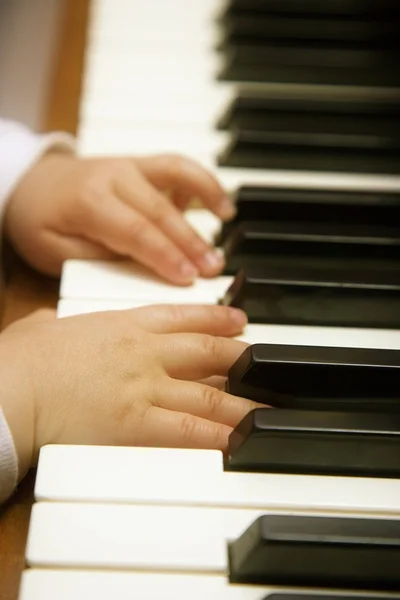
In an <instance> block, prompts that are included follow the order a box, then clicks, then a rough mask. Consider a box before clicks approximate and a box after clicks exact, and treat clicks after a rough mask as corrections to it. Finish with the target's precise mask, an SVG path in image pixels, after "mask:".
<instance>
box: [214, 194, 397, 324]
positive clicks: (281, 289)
mask: <svg viewBox="0 0 400 600" xmlns="http://www.w3.org/2000/svg"><path fill="white" fill-rule="evenodd" d="M235 203H236V206H237V215H236V217H235V219H234V220H233V221H231V222H230V223H227V224H225V225H224V227H223V228H222V230H221V232H220V234H219V235H218V237H217V239H216V240H215V242H216V244H218V245H219V246H221V247H223V248H224V251H225V255H226V268H225V271H224V273H225V274H226V275H236V277H235V280H234V282H233V284H232V285H231V287H230V289H229V290H228V291H227V293H226V294H225V296H224V297H223V298H221V299H220V303H221V304H226V305H232V306H236V307H240V308H242V309H243V310H245V312H246V313H247V315H248V318H249V321H250V322H252V323H270V324H285V325H322V326H342V327H346V326H349V327H379V328H395V329H398V328H400V194H389V193H386V194H373V193H354V192H338V191H337V192H335V191H329V192H324V191H320V190H318V191H316V190H299V189H271V188H246V187H244V188H241V189H239V190H238V197H237V198H236V199H235Z"/></svg>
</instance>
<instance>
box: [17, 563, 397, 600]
mask: <svg viewBox="0 0 400 600" xmlns="http://www.w3.org/2000/svg"><path fill="white" fill-rule="evenodd" d="M274 591H277V590H274V589H271V588H268V587H266V586H256V585H230V584H229V582H228V580H227V578H226V577H224V576H221V575H195V574H182V573H179V574H176V573H145V572H118V571H117V572H115V571H112V570H109V571H102V572H101V571H85V570H83V569H80V570H66V569H61V570H57V569H49V570H46V569H32V570H28V571H25V572H24V573H23V575H22V580H21V591H20V596H19V600H88V599H90V600H92V599H94V598H95V599H96V600H110V598H118V600H158V599H160V598H163V600H189V599H190V600H205V598H207V600H266V596H268V594H270V593H272V592H274ZM280 591H282V590H280ZM287 591H288V592H291V591H292V592H295V591H296V590H295V589H288V590H287ZM297 591H298V590H297ZM302 592H305V593H307V592H310V593H311V594H312V593H313V591H311V590H307V589H303V590H302ZM314 592H315V590H314ZM391 597H392V596H389V595H387V598H388V599H390V598H391ZM338 600H339V599H338Z"/></svg>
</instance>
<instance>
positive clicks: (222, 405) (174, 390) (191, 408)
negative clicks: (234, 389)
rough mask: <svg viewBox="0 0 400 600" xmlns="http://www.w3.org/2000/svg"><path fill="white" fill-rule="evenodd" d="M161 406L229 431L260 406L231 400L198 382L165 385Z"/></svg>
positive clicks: (220, 391) (228, 396) (229, 397)
mask: <svg viewBox="0 0 400 600" xmlns="http://www.w3.org/2000/svg"><path fill="white" fill-rule="evenodd" d="M161 395H162V402H160V404H159V406H161V407H162V408H166V409H168V410H174V411H178V412H185V413H189V414H191V415H193V416H195V417H201V418H202V419H207V420H209V421H214V422H216V423H222V424H223V425H227V426H229V427H236V425H237V424H238V423H239V422H240V421H241V420H242V419H243V418H244V417H245V416H246V415H247V414H248V413H249V412H250V411H251V410H254V409H255V408H260V407H261V406H263V407H264V405H261V404H259V403H257V402H254V401H253V400H246V399H244V398H240V397H239V396H232V395H230V394H228V393H226V392H224V391H223V390H219V389H217V388H215V387H212V386H207V385H203V384H201V383H198V382H196V381H178V380H175V381H174V380H169V381H168V383H166V382H165V380H164V381H163V389H162V390H160V396H161Z"/></svg>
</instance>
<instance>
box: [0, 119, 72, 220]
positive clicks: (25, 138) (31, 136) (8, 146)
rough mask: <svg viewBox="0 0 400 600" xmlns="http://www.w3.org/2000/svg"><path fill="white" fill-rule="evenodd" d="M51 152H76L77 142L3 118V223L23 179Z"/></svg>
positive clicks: (0, 175)
mask: <svg viewBox="0 0 400 600" xmlns="http://www.w3.org/2000/svg"><path fill="white" fill-rule="evenodd" d="M50 149H60V150H65V151H69V152H72V151H74V150H75V139H74V137H73V136H72V135H69V134H68V133H63V132H52V133H45V134H36V133H33V132H32V131H30V129H28V128H27V127H25V126H24V125H21V124H20V123H16V122H15V121H10V120H4V119H0V223H1V222H2V217H3V213H4V207H5V205H6V202H7V199H8V198H9V197H10V195H11V194H12V192H13V191H14V189H15V187H16V186H17V184H18V183H19V181H20V179H21V178H22V177H23V176H24V175H25V173H26V172H27V171H29V169H30V168H31V167H32V166H33V165H34V164H35V162H36V161H38V160H39V159H40V157H41V156H43V154H45V153H46V152H47V151H48V150H50Z"/></svg>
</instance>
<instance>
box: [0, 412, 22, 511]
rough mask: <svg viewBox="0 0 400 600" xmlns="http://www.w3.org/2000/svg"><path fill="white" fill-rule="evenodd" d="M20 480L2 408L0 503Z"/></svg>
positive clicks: (12, 443) (11, 440) (12, 441)
mask: <svg viewBox="0 0 400 600" xmlns="http://www.w3.org/2000/svg"><path fill="white" fill-rule="evenodd" d="M17 482H18V457H17V453H16V451H15V446H14V440H13V438H12V435H11V431H10V429H9V427H8V424H7V421H6V418H5V416H4V414H3V411H2V410H1V408H0V504H1V503H2V502H5V501H6V500H7V499H8V498H9V497H10V496H11V494H12V493H13V491H14V490H15V488H16V486H17Z"/></svg>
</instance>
